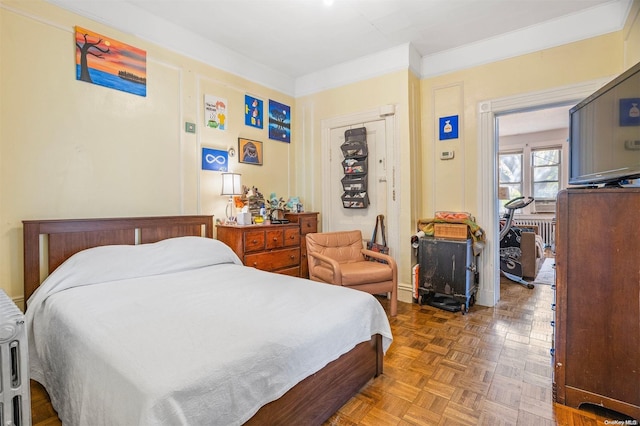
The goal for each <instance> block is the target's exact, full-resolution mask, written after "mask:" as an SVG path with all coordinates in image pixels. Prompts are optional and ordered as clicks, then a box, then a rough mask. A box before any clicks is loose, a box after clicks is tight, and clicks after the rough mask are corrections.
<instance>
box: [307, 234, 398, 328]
mask: <svg viewBox="0 0 640 426" xmlns="http://www.w3.org/2000/svg"><path fill="white" fill-rule="evenodd" d="M306 239H307V260H308V262H309V278H310V279H312V280H314V281H321V282H325V283H329V284H335V285H341V286H345V287H351V288H354V289H356V290H361V291H366V292H367V293H371V294H381V293H390V298H391V316H396V314H397V312H398V266H397V264H396V261H395V260H394V259H393V258H392V257H391V256H388V255H385V254H381V253H377V252H374V251H371V250H367V249H365V248H363V244H362V233H361V232H360V231H357V230H356V231H341V232H324V233H311V234H307V235H306ZM365 255H366V256H371V257H374V258H377V259H381V260H385V261H386V262H387V263H386V264H385V263H380V262H372V261H369V260H366V258H365Z"/></svg>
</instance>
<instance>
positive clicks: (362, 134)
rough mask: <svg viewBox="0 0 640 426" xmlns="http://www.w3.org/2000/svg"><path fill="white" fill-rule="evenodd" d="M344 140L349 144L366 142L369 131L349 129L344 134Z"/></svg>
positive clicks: (360, 128)
mask: <svg viewBox="0 0 640 426" xmlns="http://www.w3.org/2000/svg"><path fill="white" fill-rule="evenodd" d="M344 139H345V141H347V142H350V141H366V140H367V129H366V128H365V127H359V128H357V129H349V130H347V131H345V132H344Z"/></svg>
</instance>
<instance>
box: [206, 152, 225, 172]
mask: <svg viewBox="0 0 640 426" xmlns="http://www.w3.org/2000/svg"><path fill="white" fill-rule="evenodd" d="M228 164H229V153H228V152H227V151H221V150H218V149H211V148H202V170H214V171H218V172H227V171H229V167H228Z"/></svg>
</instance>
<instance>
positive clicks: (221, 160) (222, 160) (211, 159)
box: [204, 154, 227, 165]
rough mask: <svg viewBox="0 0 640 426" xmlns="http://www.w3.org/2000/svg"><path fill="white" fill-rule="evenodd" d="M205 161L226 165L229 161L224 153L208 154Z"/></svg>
mask: <svg viewBox="0 0 640 426" xmlns="http://www.w3.org/2000/svg"><path fill="white" fill-rule="evenodd" d="M204 161H206V162H207V163H209V164H220V165H224V164H225V163H226V162H227V159H226V158H224V156H222V155H213V154H207V155H205V156H204Z"/></svg>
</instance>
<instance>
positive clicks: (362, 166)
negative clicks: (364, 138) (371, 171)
mask: <svg viewBox="0 0 640 426" xmlns="http://www.w3.org/2000/svg"><path fill="white" fill-rule="evenodd" d="M342 167H343V169H344V174H345V175H363V174H365V173H367V159H366V158H361V159H358V158H345V159H344V160H343V161H342Z"/></svg>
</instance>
